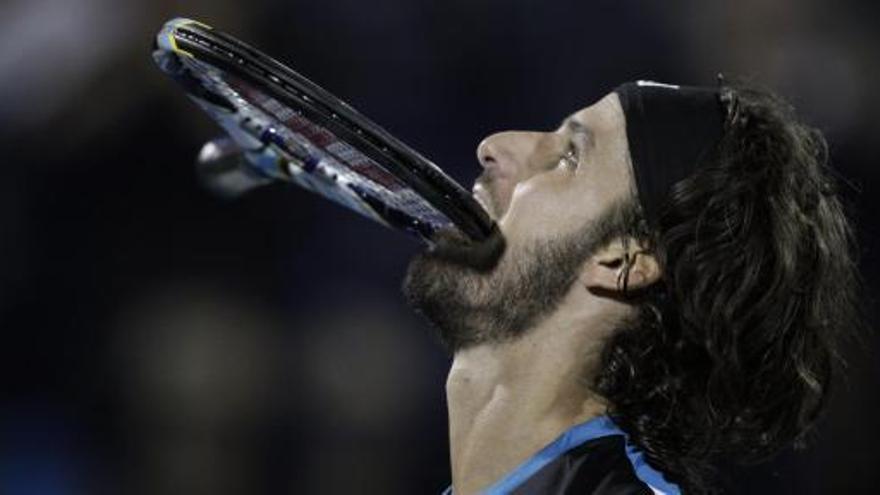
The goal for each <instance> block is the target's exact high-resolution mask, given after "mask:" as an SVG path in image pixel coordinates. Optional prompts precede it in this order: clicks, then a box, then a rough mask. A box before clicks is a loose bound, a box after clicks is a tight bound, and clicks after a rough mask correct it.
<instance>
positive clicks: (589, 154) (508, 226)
mask: <svg viewBox="0 0 880 495" xmlns="http://www.w3.org/2000/svg"><path fill="white" fill-rule="evenodd" d="M477 158H478V159H479V162H480V164H481V166H482V168H483V172H482V174H481V175H480V176H479V178H478V179H477V180H476V183H475V185H474V188H473V192H474V196H475V198H476V199H477V201H479V202H480V203H481V204H482V205H483V206H484V207H485V208H486V210H487V211H488V212H489V215H490V216H491V217H492V218H493V219H494V220H495V221H496V222H497V223H498V227H499V230H500V232H501V234H502V235H503V237H504V240H505V242H506V250H505V251H504V252H503V254H502V255H501V257H500V259H499V260H498V261H497V264H495V265H494V268H493V269H491V270H489V271H484V270H479V269H477V268H476V265H474V266H469V265H468V264H467V262H462V261H460V260H452V259H450V258H446V257H444V256H443V254H442V252H439V251H438V253H436V254H431V253H427V254H423V255H420V256H418V257H417V258H416V259H414V260H413V262H412V263H411V264H410V268H409V271H408V273H407V277H406V280H405V282H404V291H405V293H406V295H407V297H408V299H409V300H410V302H411V303H412V304H413V306H415V307H416V309H418V310H420V311H421V312H422V313H423V314H424V315H425V316H426V317H427V318H428V319H429V320H431V321H432V322H433V323H434V324H435V325H436V326H437V327H438V329H439V330H440V333H441V337H442V339H443V340H444V342H445V343H446V344H447V345H448V346H449V347H450V348H451V350H453V351H455V350H458V349H461V348H464V347H468V346H471V345H475V344H478V343H482V342H491V341H497V342H500V341H504V340H509V339H511V338H515V337H516V336H518V335H520V334H521V333H522V332H524V331H525V330H527V329H528V328H529V327H531V326H534V324H536V323H538V320H540V318H542V317H544V316H546V315H547V314H549V313H551V312H552V311H553V310H554V309H556V308H557V306H558V305H559V303H560V301H561V300H562V299H563V297H564V296H565V295H566V293H567V292H568V290H569V289H570V288H571V286H572V284H573V283H574V281H575V280H576V278H577V276H578V273H579V271H580V269H581V267H582V266H583V264H584V262H585V261H586V260H587V259H588V258H589V256H590V255H591V254H593V252H595V250H596V249H598V248H599V247H601V246H599V245H597V242H598V241H599V240H600V239H602V238H605V237H607V230H608V228H609V225H608V222H607V219H608V213H609V210H610V209H611V207H612V206H614V205H619V204H620V203H622V202H623V201H625V200H627V199H628V198H631V197H632V196H633V194H634V193H633V191H634V186H633V179H632V171H631V165H630V162H629V158H628V148H627V140H626V127H625V120H624V114H623V110H622V108H621V106H620V101H619V99H618V97H617V95H616V94H614V93H610V94H608V95H607V96H605V97H604V98H602V99H601V100H599V101H598V102H596V103H595V104H593V105H591V106H588V107H586V108H583V109H581V110H579V111H577V112H575V113H574V114H572V115H570V116H568V117H567V118H566V119H565V120H564V121H563V122H562V124H561V125H560V126H559V128H557V129H556V130H554V131H550V132H527V131H508V132H501V133H498V134H493V135H491V136H489V137H487V138H486V139H485V140H483V142H482V143H480V145H479V147H478V148H477Z"/></svg>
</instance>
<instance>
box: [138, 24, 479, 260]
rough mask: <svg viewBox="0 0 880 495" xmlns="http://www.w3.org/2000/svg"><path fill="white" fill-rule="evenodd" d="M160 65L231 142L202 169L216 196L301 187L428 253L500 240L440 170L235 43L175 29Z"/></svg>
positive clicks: (168, 27) (159, 49)
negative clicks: (445, 238)
mask: <svg viewBox="0 0 880 495" xmlns="http://www.w3.org/2000/svg"><path fill="white" fill-rule="evenodd" d="M153 59H154V60H155V62H156V63H157V65H158V66H159V68H160V69H161V70H162V71H163V72H164V73H166V74H168V75H169V76H170V77H171V78H172V79H174V80H175V81H177V82H178V83H179V84H180V85H181V87H182V88H183V90H184V91H185V92H186V94H187V95H188V96H189V97H190V98H191V99H192V100H193V101H194V102H195V103H196V104H197V105H198V106H199V107H201V109H202V110H204V111H205V112H206V113H207V114H208V115H209V116H210V117H211V118H212V119H213V120H214V121H215V122H216V123H217V124H219V126H220V127H221V128H223V130H224V131H225V132H226V137H224V138H222V139H218V140H214V141H211V142H209V143H207V144H206V145H205V146H204V147H203V149H202V151H201V153H200V156H199V160H198V163H200V164H201V172H202V173H203V174H204V175H205V176H206V177H207V178H208V182H209V183H210V184H211V185H212V186H213V188H214V189H217V190H219V191H220V192H222V193H226V194H231V195H235V194H239V193H242V192H244V191H248V190H251V189H253V188H255V187H259V186H262V185H265V184H271V183H274V182H279V181H280V182H288V183H292V184H296V185H297V186H300V187H303V188H305V189H308V190H311V191H313V192H315V193H318V194H320V195H322V196H324V197H326V198H328V199H331V200H333V201H335V202H337V203H339V204H342V205H343V206H345V207H347V208H350V209H352V210H354V211H356V212H358V213H360V214H362V215H364V216H366V217H367V218H370V219H372V220H375V221H377V222H379V223H382V224H384V225H386V226H389V227H392V228H396V229H400V230H403V231H405V232H408V233H411V234H414V235H416V236H418V237H419V238H421V239H423V240H425V241H427V242H429V244H430V243H431V241H432V238H433V237H434V236H435V234H436V233H437V232H441V231H442V232H445V233H446V234H449V233H450V231H451V232H452V233H457V234H461V235H464V236H465V237H466V238H468V239H470V240H472V241H475V242H479V241H483V240H485V239H487V238H488V237H489V235H490V234H491V233H492V230H493V228H494V223H493V222H492V221H491V220H490V218H489V217H488V215H487V214H486V212H485V211H484V210H483V209H482V207H481V206H480V205H479V204H478V203H477V202H476V201H475V200H474V199H473V197H472V196H471V195H470V194H469V193H468V191H467V190H465V189H464V188H463V187H461V186H460V185H458V184H457V183H456V182H455V181H454V180H452V179H451V178H450V177H449V176H448V175H446V174H445V173H444V172H443V171H442V170H440V168H438V167H437V166H436V165H434V164H433V163H432V162H431V161H429V160H427V159H426V158H425V157H423V156H422V155H420V154H419V153H417V152H416V151H415V150H413V149H412V148H410V147H409V146H407V145H406V144H404V143H402V142H401V141H399V140H398V139H396V138H395V137H394V136H392V135H391V134H390V133H388V132H387V131H385V130H383V129H382V128H381V127H379V126H378V125H376V124H374V123H373V122H371V121H370V120H368V119H367V118H366V117H364V116H363V115H361V114H360V113H358V112H357V111H356V110H355V109H354V108H352V107H350V106H349V105H347V104H346V103H345V102H343V101H342V100H340V99H338V98H337V97H335V96H334V95H332V94H330V93H329V92H328V91H325V90H323V89H321V88H320V87H318V86H317V85H316V84H314V83H312V82H311V81H309V80H308V79H306V78H305V77H303V76H302V75H300V74H298V73H297V72H295V71H293V70H292V69H290V68H288V67H286V66H284V65H283V64H281V63H280V62H278V61H276V60H274V59H272V58H270V57H268V56H266V55H264V54H263V53H262V52H260V51H258V50H257V49H255V48H252V47H250V46H248V45H246V44H245V43H243V42H241V41H239V40H237V39H235V38H234V37H232V36H230V35H228V34H224V33H222V32H220V31H218V30H215V29H212V28H211V27H209V26H206V25H205V24H202V23H200V22H197V21H193V20H189V19H173V20H171V21H169V22H168V23H166V24H165V26H164V27H163V28H162V30H161V31H160V32H159V33H158V35H157V36H156V43H155V45H154V50H153ZM450 229H451V230H450ZM455 231H457V232H455Z"/></svg>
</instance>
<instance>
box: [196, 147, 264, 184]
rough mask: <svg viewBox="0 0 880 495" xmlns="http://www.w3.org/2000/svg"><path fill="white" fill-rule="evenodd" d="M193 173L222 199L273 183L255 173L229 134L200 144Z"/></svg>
mask: <svg viewBox="0 0 880 495" xmlns="http://www.w3.org/2000/svg"><path fill="white" fill-rule="evenodd" d="M196 172H197V173H198V177H199V181H200V182H201V183H202V185H203V186H204V187H205V188H207V189H208V190H210V191H212V192H213V193H215V194H217V195H219V196H222V197H225V198H236V197H238V196H241V195H242V194H244V193H246V192H248V191H251V190H253V189H256V188H258V187H260V186H264V185H266V184H270V183H272V182H274V181H273V179H271V178H269V177H266V176H265V175H261V174H259V173H258V172H256V171H255V170H254V169H253V167H251V166H250V165H249V164H248V162H247V159H245V157H244V153H243V151H242V149H241V147H239V146H238V144H236V142H235V141H234V140H233V139H231V138H229V137H219V138H217V139H213V140H211V141H208V142H207V143H205V144H204V146H202V149H201V151H199V156H198V158H197V159H196Z"/></svg>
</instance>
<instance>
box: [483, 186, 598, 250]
mask: <svg viewBox="0 0 880 495" xmlns="http://www.w3.org/2000/svg"><path fill="white" fill-rule="evenodd" d="M542 179H543V178H542ZM565 179H567V180H566V181H554V180H530V181H526V182H522V183H520V184H518V185H517V186H516V188H515V189H514V190H513V194H512V196H511V200H510V207H509V208H508V210H507V212H506V214H505V215H504V217H502V219H501V222H500V224H501V227H502V230H504V232H505V234H507V235H509V236H514V237H520V238H548V237H554V236H558V235H560V234H562V233H565V232H568V231H570V230H573V229H575V228H577V227H578V226H580V225H583V222H585V221H586V220H587V219H588V218H590V217H591V216H592V214H593V213H592V210H594V209H595V208H594V205H595V203H596V201H595V200H594V198H595V194H596V191H593V190H590V188H585V187H576V185H574V184H571V178H570V177H565Z"/></svg>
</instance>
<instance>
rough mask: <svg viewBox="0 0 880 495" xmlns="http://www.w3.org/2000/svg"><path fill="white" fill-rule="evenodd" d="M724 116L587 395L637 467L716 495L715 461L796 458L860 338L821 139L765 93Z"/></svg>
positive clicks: (676, 202)
mask: <svg viewBox="0 0 880 495" xmlns="http://www.w3.org/2000/svg"><path fill="white" fill-rule="evenodd" d="M725 90H726V91H728V92H729V93H728V94H732V95H734V98H735V104H736V105H735V106H736V110H735V114H736V115H735V116H733V117H732V119H730V120H729V121H728V124H727V125H726V128H725V132H724V135H723V137H722V139H721V141H720V143H719V144H718V145H717V146H716V148H715V150H713V152H712V153H711V154H710V155H707V156H706V157H704V159H703V160H702V164H701V166H700V167H699V168H698V171H697V172H696V173H695V174H694V175H692V176H690V177H688V178H686V179H684V180H682V181H680V182H679V183H677V184H676V185H675V186H674V187H673V190H672V191H671V193H670V195H669V197H668V198H667V201H666V203H665V206H664V208H663V210H662V212H661V215H660V216H659V220H658V222H657V224H656V225H652V226H648V225H647V224H646V223H645V221H644V219H643V217H642V216H641V215H640V214H639V211H638V206H637V205H636V207H635V208H633V211H632V214H631V215H629V217H630V218H629V221H628V222H627V223H628V225H627V230H628V232H629V233H630V234H634V235H635V236H636V237H638V238H640V239H641V240H642V241H645V242H647V244H648V245H649V246H651V249H652V251H653V252H654V253H655V254H656V255H657V257H658V260H659V261H660V265H661V267H662V269H663V274H664V275H663V279H662V281H661V283H658V284H655V285H654V286H653V287H652V288H651V289H650V290H649V291H647V292H645V293H642V294H631V295H630V297H631V298H632V300H633V301H634V302H636V303H637V306H638V308H639V311H638V313H639V317H638V318H637V321H635V322H634V323H633V324H631V325H628V326H627V327H626V329H624V330H622V331H620V332H617V333H616V334H615V335H614V336H613V337H612V338H611V339H610V340H609V342H608V345H606V346H605V349H604V353H603V356H602V363H601V367H600V371H599V373H598V375H597V377H596V381H595V388H596V390H597V391H598V392H599V393H601V394H602V395H603V396H604V397H606V398H607V399H608V401H609V403H610V404H611V406H610V410H609V414H610V415H611V417H612V418H613V419H614V420H615V421H616V422H617V423H618V424H619V425H620V426H621V427H622V428H623V429H624V430H625V431H627V433H628V435H629V437H630V439H631V440H632V441H633V442H635V443H636V444H637V445H638V446H639V447H641V448H642V449H643V450H644V452H645V454H646V456H647V458H648V460H649V462H650V463H651V464H653V465H655V467H657V468H659V469H661V470H663V471H664V472H666V473H668V475H669V477H670V478H671V480H672V481H675V482H677V483H678V484H679V485H680V486H681V487H682V488H683V489H684V490H685V491H686V492H687V493H714V492H715V491H716V490H717V488H714V483H712V481H713V480H714V470H713V468H712V466H713V465H714V464H715V461H718V460H725V461H727V460H732V461H736V462H742V463H752V462H758V461H762V460H765V459H767V458H769V457H771V456H773V455H774V454H776V453H778V452H779V451H780V450H781V449H784V448H786V447H787V446H790V445H794V446H796V447H797V446H801V445H802V443H803V440H804V439H805V435H806V434H807V433H808V432H810V430H811V429H812V428H813V426H814V425H815V423H816V420H817V419H818V418H819V417H820V414H821V413H822V411H823V410H824V408H825V405H826V403H827V399H828V396H829V392H830V388H831V384H832V382H833V381H834V380H835V379H836V378H835V377H836V376H837V375H838V370H839V369H840V365H841V364H842V359H841V356H840V355H839V351H838V349H839V347H840V337H842V336H844V335H847V334H848V333H849V332H850V331H851V330H852V329H854V328H855V327H856V326H857V325H858V320H859V318H858V317H857V314H858V305H857V303H856V295H857V289H856V287H857V278H856V272H855V264H856V251H855V243H854V241H853V236H852V232H851V227H850V225H849V222H848V220H847V218H846V215H845V214H844V208H843V207H842V204H841V200H840V199H839V198H838V195H837V194H836V191H835V189H836V187H837V181H836V180H835V176H834V175H833V174H832V173H831V170H830V168H829V167H828V165H827V157H828V153H827V145H826V142H825V140H824V138H823V137H822V134H821V133H820V132H819V131H817V130H815V129H813V128H810V127H808V126H806V125H804V124H802V123H800V122H799V121H798V119H797V118H796V116H795V114H794V111H793V109H792V108H791V106H790V105H788V104H787V103H786V102H784V101H783V100H781V99H780V98H779V97H777V96H775V95H773V94H772V93H771V92H769V91H766V90H762V89H758V88H755V87H753V86H750V85H743V84H736V85H733V86H729V87H727V88H725Z"/></svg>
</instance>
